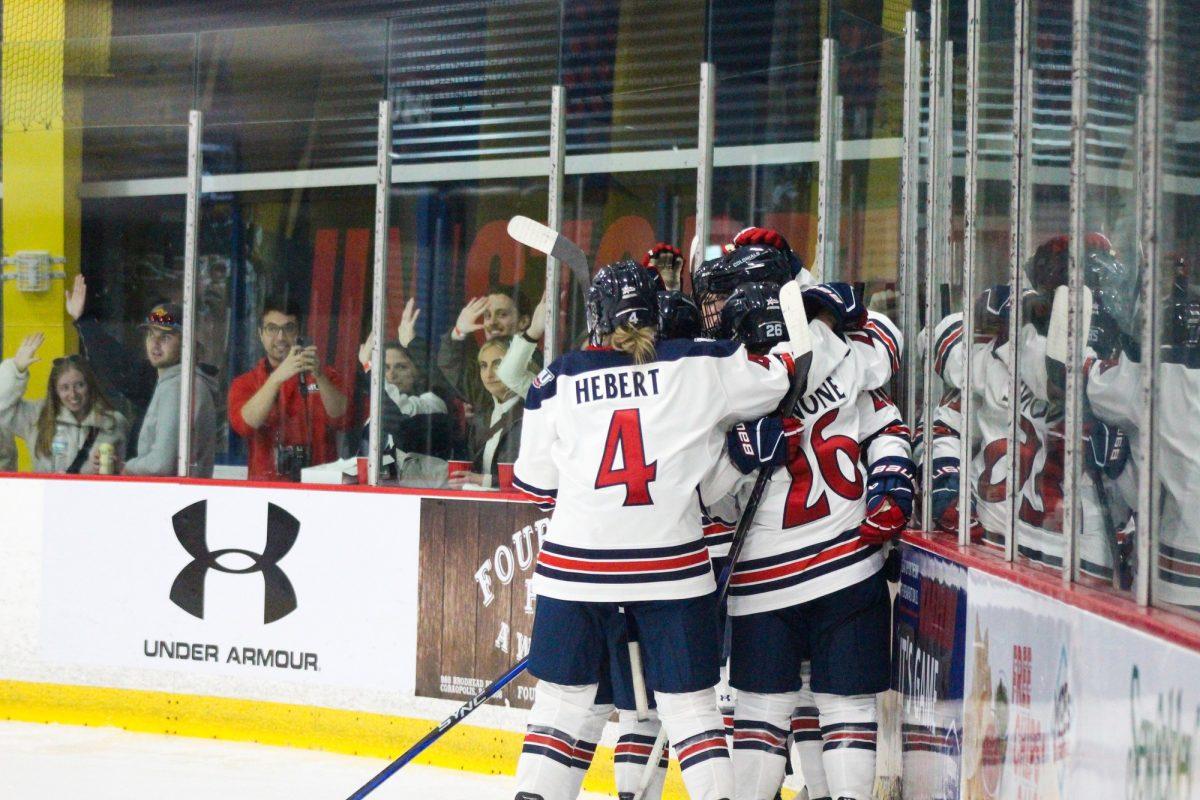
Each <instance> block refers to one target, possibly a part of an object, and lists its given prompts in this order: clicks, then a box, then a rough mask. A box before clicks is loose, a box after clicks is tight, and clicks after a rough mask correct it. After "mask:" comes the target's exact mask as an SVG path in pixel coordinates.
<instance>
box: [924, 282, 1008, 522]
mask: <svg viewBox="0 0 1200 800" xmlns="http://www.w3.org/2000/svg"><path fill="white" fill-rule="evenodd" d="M1010 306H1011V302H1010V292H1009V289H1008V287H1007V286H1003V285H997V286H992V287H990V288H988V289H987V290H985V291H984V292H982V293H981V294H980V295H979V297H977V298H976V301H975V306H974V312H973V313H974V322H975V341H974V342H973V343H969V344H968V343H966V342H964V340H963V315H962V314H961V313H955V314H951V315H949V316H947V317H946V318H944V319H943V320H942V321H941V322H940V323H938V326H937V328H936V329H935V330H934V349H933V352H934V360H933V371H934V374H935V375H937V377H938V378H939V379H940V380H941V381H942V383H943V386H944V387H945V390H944V392H943V394H942V399H941V402H939V404H938V407H937V409H936V411H935V412H934V418H933V429H932V442H933V448H934V451H933V473H932V477H931V479H930V492H931V498H932V504H933V515H932V516H933V522H934V525H936V526H937V528H938V529H939V530H941V531H944V532H947V533H954V534H957V532H958V519H959V513H960V506H959V496H958V493H959V452H960V451H959V447H960V438H959V437H960V434H961V435H969V436H971V437H972V442H973V444H972V451H971V452H972V454H973V455H972V463H971V469H970V474H969V485H970V486H971V498H970V499H969V501H968V504H967V506H966V508H965V509H964V510H965V511H968V512H970V513H971V515H972V517H971V532H972V538H973V539H974V538H977V537H983V539H984V540H985V541H991V542H993V543H999V544H1001V545H1003V539H1004V537H1005V536H1007V531H1008V514H1007V503H1006V502H1005V486H1006V484H1005V479H1006V476H1007V469H1008V458H1007V444H1008V438H1007V436H1008V415H1009V404H1008V358H1009V356H1008V352H1009V347H1008V311H1009V307H1010ZM922 342H924V337H922ZM967 359H971V362H972V363H971V369H972V372H971V391H972V392H973V398H974V403H975V405H974V407H973V409H974V413H973V414H972V417H973V419H971V420H969V421H966V422H965V423H964V421H963V419H962V402H961V397H962V391H963V389H964V386H963V383H964V381H965V375H966V363H965V362H966V360H967ZM922 428H924V425H922ZM923 434H924V431H922V432H921V433H920V434H919V435H918V439H919V441H922V442H923V440H924V435H923ZM918 446H919V445H918ZM916 460H917V463H918V464H920V463H921V456H920V455H919V454H918V455H917V456H916Z"/></svg>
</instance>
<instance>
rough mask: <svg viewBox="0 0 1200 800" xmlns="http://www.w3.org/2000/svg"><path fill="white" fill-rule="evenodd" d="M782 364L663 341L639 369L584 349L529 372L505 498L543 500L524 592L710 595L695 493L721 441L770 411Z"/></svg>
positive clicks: (737, 350)
mask: <svg viewBox="0 0 1200 800" xmlns="http://www.w3.org/2000/svg"><path fill="white" fill-rule="evenodd" d="M789 362H790V358H787V357H779V356H771V357H769V358H756V357H751V356H749V355H748V354H747V353H746V350H745V348H744V347H742V346H741V345H737V344H734V343H731V342H712V341H690V340H684V339H677V340H671V341H666V342H662V343H661V344H660V345H659V348H658V356H657V358H656V359H655V360H654V361H653V362H651V363H648V364H642V365H635V364H634V363H633V360H632V358H631V357H630V356H628V355H626V354H624V353H620V352H617V351H614V350H596V349H593V350H584V351H579V352H572V353H567V354H566V355H564V356H563V357H562V358H560V359H558V360H557V361H555V362H554V363H553V364H551V365H550V367H549V368H547V369H546V370H543V372H542V373H541V374H540V375H539V376H538V379H537V380H536V381H535V382H534V385H533V386H532V387H531V388H530V390H529V395H528V398H527V400H526V403H525V418H524V422H523V425H522V431H521V451H520V455H519V457H518V458H517V462H516V464H515V465H514V467H513V475H514V478H513V484H514V485H515V486H516V487H517V488H519V489H521V490H523V491H525V492H526V493H528V494H530V495H531V496H533V497H534V498H535V499H538V500H542V501H547V502H549V501H553V502H554V513H553V515H552V517H551V520H550V527H549V531H548V533H547V535H546V539H545V541H544V542H543V544H542V548H541V552H540V553H539V554H538V559H537V566H536V567H535V571H534V572H535V574H534V582H533V589H534V591H535V592H536V593H537V594H539V595H546V596H550V597H556V598H560V599H564V600H583V601H594V602H632V601H637V600H664V599H682V598H688V597H695V596H698V595H703V594H706V593H708V592H711V591H713V590H714V588H715V583H714V580H713V575H712V569H711V567H710V565H709V553H708V550H707V549H706V547H705V544H704V538H703V535H702V531H701V524H700V514H699V513H698V510H697V507H696V490H697V487H698V486H699V485H700V483H701V481H702V479H703V478H704V477H705V475H706V474H708V473H709V471H710V469H711V467H712V466H713V465H714V464H715V463H716V462H717V460H718V459H719V458H720V457H721V455H722V452H723V450H724V445H725V432H726V430H727V429H728V428H729V427H731V426H732V425H734V424H735V423H737V422H739V421H743V420H749V419H757V418H758V417H762V416H764V415H765V414H767V413H769V412H771V411H772V410H774V409H775V407H776V406H777V405H778V404H779V402H780V401H781V400H782V399H783V396H784V395H785V394H786V392H787V390H788V387H789V385H790V377H789V370H788V367H787V364H788V363H789ZM698 398H700V400H698Z"/></svg>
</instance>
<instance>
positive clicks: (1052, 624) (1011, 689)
mask: <svg viewBox="0 0 1200 800" xmlns="http://www.w3.org/2000/svg"><path fill="white" fill-rule="evenodd" d="M968 584H969V585H968V594H969V598H970V604H969V607H970V613H969V615H968V632H969V634H970V637H971V638H970V641H969V643H968V646H969V649H970V652H972V655H971V656H969V657H968V670H967V701H966V716H965V726H966V737H965V739H964V748H963V776H964V792H963V797H964V798H965V800H992V798H1014V799H1018V800H1058V799H1059V798H1073V797H1104V798H1126V799H1128V800H1135V799H1136V800H1167V798H1171V799H1172V800H1174V799H1176V798H1200V776H1197V775H1196V772H1197V770H1198V769H1200V760H1198V759H1200V748H1198V745H1200V681H1198V680H1197V677H1196V676H1197V675H1200V654H1198V653H1196V652H1194V651H1190V650H1186V649H1184V648H1181V647H1177V646H1175V645H1173V644H1171V643H1169V642H1167V641H1164V640H1163V639H1160V638H1156V637H1153V636H1150V635H1148V634H1145V633H1143V632H1141V631H1138V630H1136V629H1133V628H1131V627H1129V626H1126V625H1121V624H1119V623H1117V622H1114V621H1112V620H1108V619H1105V618H1103V617H1101V616H1097V615H1095V614H1092V613H1089V612H1087V611H1083V610H1081V609H1079V608H1077V607H1074V606H1071V605H1068V604H1066V603H1063V602H1060V601H1058V600H1054V599H1051V598H1049V597H1046V596H1045V595H1042V594H1039V593H1037V592H1032V591H1029V590H1027V589H1024V588H1021V587H1019V586H1017V585H1015V584H1013V583H1009V582H1008V581H1004V580H1001V579H999V578H995V577H992V576H990V575H988V574H986V573H983V572H980V571H979V570H971V571H970V578H969V581H968Z"/></svg>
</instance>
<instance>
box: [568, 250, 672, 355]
mask: <svg viewBox="0 0 1200 800" xmlns="http://www.w3.org/2000/svg"><path fill="white" fill-rule="evenodd" d="M662 289H663V282H662V278H661V277H660V276H659V274H658V271H657V270H653V269H646V268H645V267H643V266H642V265H640V264H636V263H634V262H633V261H629V260H625V261H618V262H616V263H615V264H609V265H608V266H606V267H601V268H600V269H599V270H597V271H596V275H595V277H593V278H592V285H591V287H590V288H589V289H588V293H587V325H588V334H589V337H590V340H591V343H592V344H593V345H596V346H599V345H602V344H604V340H605V337H607V336H608V335H609V334H611V333H612V332H613V331H615V330H616V329H617V328H618V327H619V326H621V325H631V326H633V327H635V328H646V327H649V328H653V327H657V325H658V293H659V291H661V290H662Z"/></svg>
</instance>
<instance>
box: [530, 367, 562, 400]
mask: <svg viewBox="0 0 1200 800" xmlns="http://www.w3.org/2000/svg"><path fill="white" fill-rule="evenodd" d="M561 362H562V359H561V358H557V359H555V360H554V361H553V363H551V364H550V366H548V367H546V368H544V369H543V370H542V371H541V372H539V373H538V374H537V376H536V377H535V378H534V379H533V383H531V384H530V385H529V394H528V395H526V397H525V410H526V411H529V410H536V409H538V408H541V405H542V403H544V402H545V401H547V400H549V399H550V398H552V397H554V396H555V395H556V394H557V393H558V381H557V380H556V378H557V377H558V375H559V372H560V371H561Z"/></svg>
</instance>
